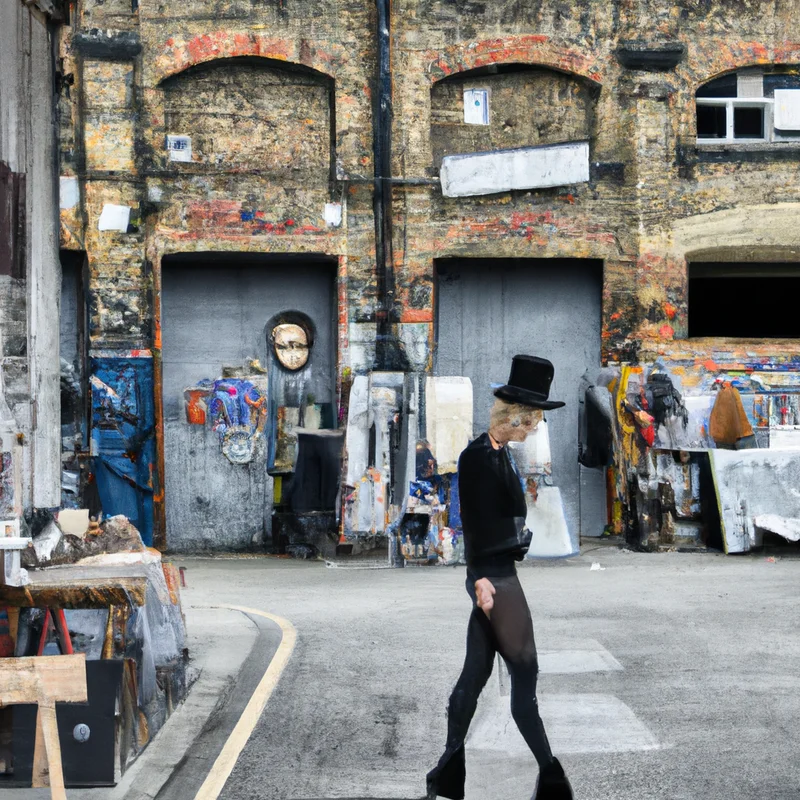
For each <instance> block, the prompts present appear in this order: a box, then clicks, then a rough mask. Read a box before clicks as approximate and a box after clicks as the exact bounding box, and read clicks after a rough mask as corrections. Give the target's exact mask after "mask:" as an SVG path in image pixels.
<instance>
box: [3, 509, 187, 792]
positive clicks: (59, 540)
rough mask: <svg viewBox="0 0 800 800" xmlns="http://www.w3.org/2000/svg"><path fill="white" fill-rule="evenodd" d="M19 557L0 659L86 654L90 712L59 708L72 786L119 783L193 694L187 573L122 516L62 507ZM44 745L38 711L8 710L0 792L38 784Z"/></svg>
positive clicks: (6, 588) (7, 599) (6, 599)
mask: <svg viewBox="0 0 800 800" xmlns="http://www.w3.org/2000/svg"><path fill="white" fill-rule="evenodd" d="M0 535H2V531H0ZM18 538H21V537H18ZM23 540H24V538H23ZM6 552H12V551H10V550H7V551H6ZM13 552H17V553H18V554H19V562H20V564H21V568H20V567H19V566H18V568H17V571H16V573H15V576H10V575H8V574H6V573H3V577H4V578H5V579H6V580H5V583H4V584H0V657H3V656H5V657H11V658H24V657H31V656H34V657H35V656H42V657H47V656H49V655H68V654H73V653H75V654H78V653H83V654H84V655H85V658H86V678H87V688H88V704H86V705H84V704H58V705H57V712H58V726H59V737H60V743H61V751H62V761H63V772H64V779H65V782H66V785H67V786H70V785H75V786H77V785H82V786H87V785H95V786H100V785H113V784H115V783H116V782H117V781H118V780H119V778H120V777H121V775H122V774H123V773H124V771H125V770H126V768H127V767H128V766H129V765H130V764H131V762H132V761H133V759H135V758H136V756H137V755H138V754H139V753H140V752H141V751H142V749H143V748H144V747H145V746H146V745H147V744H148V742H149V741H150V740H151V739H152V738H153V736H154V735H155V733H156V732H157V731H158V730H159V729H160V728H161V726H162V725H163V724H164V723H165V722H166V720H167V718H168V717H169V715H170V714H171V713H172V711H173V710H174V708H175V707H176V706H177V705H178V704H179V703H180V702H181V701H182V700H183V698H184V696H185V694H186V664H187V660H188V653H187V651H186V647H185V638H186V633H185V622H184V618H183V612H182V609H181V602H180V583H181V580H180V573H179V571H178V569H177V567H176V566H175V565H173V564H171V563H169V562H166V561H162V558H161V554H160V553H159V552H158V551H157V550H153V549H152V548H148V547H146V546H145V545H144V543H143V542H142V539H141V536H140V535H139V532H138V530H137V529H136V528H135V527H134V526H133V525H132V524H131V523H130V521H129V520H128V519H127V518H126V517H124V516H115V517H111V518H109V519H107V520H105V521H104V522H102V524H100V523H99V522H97V521H96V520H91V519H89V516H88V513H86V512H74V511H71V510H70V511H69V512H65V511H62V512H60V513H59V514H58V515H57V516H56V517H55V518H52V519H50V520H48V521H46V523H45V524H44V525H43V526H42V527H41V530H40V531H39V532H38V533H37V534H36V535H35V536H33V537H32V541H31V542H30V545H29V546H27V547H25V548H24V549H21V550H16V551H13ZM26 570H27V573H26ZM8 578H11V580H8ZM15 583H16V585H14V584H15ZM0 694H1V692H0ZM0 700H2V698H1V697H0ZM81 726H84V727H81ZM84 728H88V729H89V730H90V731H91V735H90V736H89V738H88V739H87V740H86V741H85V742H79V741H77V740H76V738H75V735H76V734H74V732H75V731H78V730H84ZM35 738H36V706H26V705H14V706H8V707H6V708H2V707H0V786H2V785H16V786H20V785H22V786H25V785H27V786H30V785H31V780H32V774H33V753H34V742H35Z"/></svg>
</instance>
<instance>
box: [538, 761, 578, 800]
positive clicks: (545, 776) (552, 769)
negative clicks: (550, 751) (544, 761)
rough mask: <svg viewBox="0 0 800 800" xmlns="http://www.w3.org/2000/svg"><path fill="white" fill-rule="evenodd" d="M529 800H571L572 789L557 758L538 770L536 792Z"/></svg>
mask: <svg viewBox="0 0 800 800" xmlns="http://www.w3.org/2000/svg"><path fill="white" fill-rule="evenodd" d="M531 800H573V798H572V787H571V786H570V785H569V781H568V780H567V776H566V775H565V774H564V768H563V767H562V766H561V763H560V762H559V760H558V759H557V758H554V759H553V760H552V761H551V762H550V763H549V764H548V765H547V766H546V767H545V768H544V769H541V770H539V778H538V780H537V781H536V791H535V792H534V793H533V797H532V798H531Z"/></svg>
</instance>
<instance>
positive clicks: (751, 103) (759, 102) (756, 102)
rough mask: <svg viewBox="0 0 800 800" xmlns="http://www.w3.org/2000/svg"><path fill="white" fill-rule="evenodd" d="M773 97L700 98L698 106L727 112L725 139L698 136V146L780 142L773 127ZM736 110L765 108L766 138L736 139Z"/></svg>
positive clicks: (696, 101) (697, 100)
mask: <svg viewBox="0 0 800 800" xmlns="http://www.w3.org/2000/svg"><path fill="white" fill-rule="evenodd" d="M773 102H774V101H773V99H772V98H771V97H746V98H740V97H698V98H697V99H696V100H695V103H696V104H697V106H698V107H699V106H724V107H725V108H726V112H725V122H726V130H725V138H724V139H722V138H719V139H718V138H712V137H710V136H709V137H706V136H698V137H697V144H698V146H701V147H702V146H704V145H715V144H735V145H746V144H754V143H762V144H763V143H768V142H773V141H780V140H781V138H780V137H777V136H776V135H775V131H774V128H773V126H772V104H773ZM735 108H763V109H764V136H763V137H762V138H761V139H755V138H749V137H748V138H735V137H734V135H733V110H734V109H735Z"/></svg>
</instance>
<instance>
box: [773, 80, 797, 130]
mask: <svg viewBox="0 0 800 800" xmlns="http://www.w3.org/2000/svg"><path fill="white" fill-rule="evenodd" d="M773 125H774V126H775V127H776V128H777V129H778V130H779V131H800V89H776V90H775V108H774V119H773Z"/></svg>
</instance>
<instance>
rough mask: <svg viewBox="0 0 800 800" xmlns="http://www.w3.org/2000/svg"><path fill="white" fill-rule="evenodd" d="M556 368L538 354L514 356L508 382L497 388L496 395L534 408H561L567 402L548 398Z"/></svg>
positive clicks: (510, 401)
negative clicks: (537, 355) (538, 356)
mask: <svg viewBox="0 0 800 800" xmlns="http://www.w3.org/2000/svg"><path fill="white" fill-rule="evenodd" d="M554 372H555V370H554V369H553V365H552V363H551V362H550V361H548V360H547V359H546V358H537V357H536V356H514V360H513V361H512V363H511V375H509V376H508V383H507V384H506V385H505V386H501V387H500V388H499V389H495V392H494V394H495V397H499V398H500V399H501V400H505V401H507V402H509V403H521V404H522V405H525V406H532V407H533V408H543V409H545V410H546V411H547V410H549V409H552V408H561V407H562V406H565V405H566V403H562V402H561V401H560V400H548V399H547V398H548V396H549V395H550V384H551V383H552V382H553V374H554Z"/></svg>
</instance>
